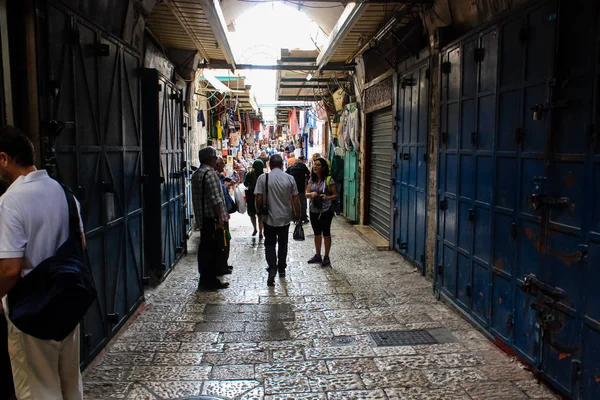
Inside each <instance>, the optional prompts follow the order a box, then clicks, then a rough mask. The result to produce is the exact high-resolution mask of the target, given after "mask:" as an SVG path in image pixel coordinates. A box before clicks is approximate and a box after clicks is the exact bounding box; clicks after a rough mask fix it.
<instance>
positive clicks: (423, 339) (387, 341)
mask: <svg viewBox="0 0 600 400" xmlns="http://www.w3.org/2000/svg"><path fill="white" fill-rule="evenodd" d="M369 335H371V337H372V338H373V340H374V341H375V343H376V344H377V346H382V347H383V346H410V345H417V344H437V343H438V341H437V340H435V338H434V337H433V336H431V334H430V333H429V332H427V331H423V330H413V331H390V332H371V333H369Z"/></svg>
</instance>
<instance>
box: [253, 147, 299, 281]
mask: <svg viewBox="0 0 600 400" xmlns="http://www.w3.org/2000/svg"><path fill="white" fill-rule="evenodd" d="M269 163H270V165H271V168H272V171H271V172H270V173H269V174H263V175H261V176H260V177H259V178H258V180H257V182H256V188H255V189H254V193H255V194H256V209H257V210H261V209H262V206H263V205H265V206H266V208H267V210H268V212H267V214H266V215H262V217H263V222H264V226H265V258H266V260H267V264H268V266H269V267H268V269H267V271H268V272H269V275H268V278H267V285H268V286H275V276H276V275H277V272H279V277H280V278H284V277H285V274H286V268H287V249H288V236H289V232H290V221H291V220H292V219H298V218H300V202H299V199H298V188H297V187H296V182H295V181H294V178H292V177H291V176H290V175H288V174H286V173H285V172H283V171H282V168H283V159H282V158H281V156H280V155H278V154H276V155H273V156H271V159H270V162H269ZM276 244H278V245H279V249H278V252H276V251H275V245H276Z"/></svg>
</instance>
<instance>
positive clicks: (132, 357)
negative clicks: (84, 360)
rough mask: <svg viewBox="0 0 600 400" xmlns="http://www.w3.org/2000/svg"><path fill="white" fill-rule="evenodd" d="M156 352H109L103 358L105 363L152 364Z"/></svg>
mask: <svg viewBox="0 0 600 400" xmlns="http://www.w3.org/2000/svg"><path fill="white" fill-rule="evenodd" d="M153 358H154V353H107V354H106V355H105V356H104V358H103V359H102V364H105V365H151V364H152V359H153Z"/></svg>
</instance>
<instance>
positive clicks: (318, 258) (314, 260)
mask: <svg viewBox="0 0 600 400" xmlns="http://www.w3.org/2000/svg"><path fill="white" fill-rule="evenodd" d="M322 262H323V259H322V258H321V255H320V254H315V255H314V256H313V257H312V258H311V259H310V260H308V263H309V264H320V263H322Z"/></svg>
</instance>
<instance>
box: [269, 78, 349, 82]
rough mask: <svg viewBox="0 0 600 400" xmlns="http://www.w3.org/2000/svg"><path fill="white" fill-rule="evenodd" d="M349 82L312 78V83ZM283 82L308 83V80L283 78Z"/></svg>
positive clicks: (345, 80)
mask: <svg viewBox="0 0 600 400" xmlns="http://www.w3.org/2000/svg"><path fill="white" fill-rule="evenodd" d="M336 81H337V82H348V78H337V79H334V78H312V79H311V80H310V82H311V83H312V82H336ZM281 82H282V83H283V82H308V81H307V80H306V78H281Z"/></svg>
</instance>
